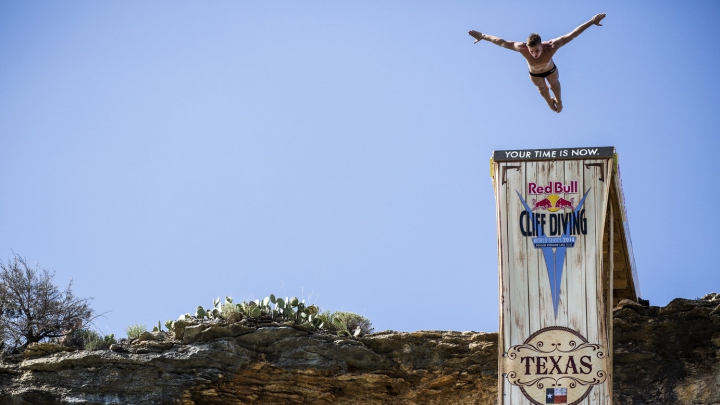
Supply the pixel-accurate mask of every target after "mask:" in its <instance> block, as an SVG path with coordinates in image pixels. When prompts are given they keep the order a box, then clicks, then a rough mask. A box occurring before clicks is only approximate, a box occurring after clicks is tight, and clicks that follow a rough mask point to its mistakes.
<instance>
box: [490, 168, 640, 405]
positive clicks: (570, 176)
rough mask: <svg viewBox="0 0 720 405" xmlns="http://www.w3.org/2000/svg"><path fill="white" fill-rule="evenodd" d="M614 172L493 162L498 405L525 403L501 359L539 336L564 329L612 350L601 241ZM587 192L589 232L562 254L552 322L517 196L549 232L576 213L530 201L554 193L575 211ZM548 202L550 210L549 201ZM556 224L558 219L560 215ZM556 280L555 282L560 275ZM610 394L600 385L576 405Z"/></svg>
mask: <svg viewBox="0 0 720 405" xmlns="http://www.w3.org/2000/svg"><path fill="white" fill-rule="evenodd" d="M612 168H613V165H612V159H584V160H565V161H515V162H500V163H494V173H495V174H494V179H495V181H494V188H495V195H496V204H497V212H496V215H497V221H498V250H499V251H498V260H499V267H498V269H499V270H498V282H499V283H500V285H499V293H500V308H499V314H500V333H499V345H500V348H499V349H500V350H499V358H498V359H499V363H500V375H501V377H500V379H501V381H499V382H498V389H499V392H498V403H502V404H530V401H529V400H527V399H526V398H525V397H524V395H523V394H522V393H521V392H520V389H519V387H517V386H515V385H511V384H509V383H508V382H507V379H504V378H503V377H502V373H503V372H504V371H505V370H503V367H504V366H503V364H504V360H503V354H504V353H507V351H508V349H509V348H510V347H512V346H515V345H520V344H523V342H525V340H526V339H528V337H529V336H530V335H532V334H533V333H535V332H536V331H538V330H540V329H542V328H547V327H554V326H561V327H567V328H570V329H572V330H574V331H577V332H578V333H580V334H581V335H583V336H585V338H587V340H588V341H589V342H591V343H595V344H599V345H601V346H602V347H604V348H609V347H610V345H611V342H610V340H609V338H610V334H609V331H608V315H609V311H611V307H610V306H609V305H608V300H609V299H611V298H610V297H611V294H610V295H608V290H607V287H606V285H607V283H608V281H606V280H607V279H606V277H610V278H612V277H613V274H612V273H608V269H607V266H604V263H605V261H606V259H604V258H605V257H607V256H608V255H607V254H605V255H604V254H603V253H604V251H606V250H607V247H606V246H605V245H604V243H603V242H604V240H603V236H604V234H605V232H606V229H605V224H606V212H607V209H608V201H609V197H610V189H611V186H610V185H611V184H612V182H611V179H612ZM503 171H504V172H505V173H504V175H503ZM503 178H504V179H505V180H506V183H505V184H503V182H502V179H503ZM601 179H602V180H601ZM573 181H576V182H577V193H570V194H565V193H554V192H553V193H545V194H542V195H530V194H529V193H528V190H527V185H528V183H530V182H533V183H536V184H537V185H541V186H546V185H548V184H551V183H552V182H560V183H561V184H563V185H569V184H571V182H573ZM586 191H587V192H588V194H587V197H586V198H585V200H584V203H583V206H582V207H581V208H580V210H579V211H578V214H580V213H581V212H582V211H583V210H584V220H585V221H587V222H586V224H585V227H586V231H587V232H586V234H576V235H574V236H575V237H576V240H575V245H574V246H573V247H567V248H566V249H565V251H566V254H565V257H564V261H563V265H562V278H561V279H560V282H559V301H558V311H557V316H556V314H555V311H554V305H553V297H552V292H551V288H550V284H551V278H550V277H549V276H548V263H547V262H546V258H545V257H544V254H543V250H542V249H539V248H535V246H534V244H533V240H532V239H533V238H532V236H530V235H523V234H522V232H521V230H520V222H521V218H523V215H524V214H523V212H526V208H525V206H524V205H523V204H522V202H521V199H520V197H519V196H518V193H519V194H520V196H522V198H523V199H525V201H526V203H527V204H528V206H529V208H530V210H531V211H532V212H533V213H536V214H543V215H545V220H546V222H545V231H546V233H549V230H550V223H549V221H550V216H551V214H553V215H559V214H561V215H566V214H568V213H571V212H573V210H572V209H570V208H558V207H554V206H553V207H552V208H553V210H549V209H548V208H538V207H535V206H534V203H539V202H541V201H543V199H545V198H550V197H549V195H550V194H556V195H558V196H559V197H560V198H563V199H565V200H567V201H572V203H573V206H574V207H576V208H577V207H578V205H579V204H580V201H581V199H582V198H583V195H584V193H585V192H586ZM553 198H557V197H553ZM550 199H551V200H552V198H550ZM533 200H535V201H533ZM545 203H546V204H547V201H546V202H545ZM553 204H554V202H553ZM533 208H535V210H533ZM578 216H579V215H578ZM528 217H530V216H529V215H528ZM555 218H558V221H559V217H558V216H555ZM530 222H531V221H529V220H528V221H527V222H526V223H524V225H525V227H526V228H527V225H528V224H529V223H530ZM525 230H526V231H530V230H531V229H525ZM538 236H539V235H538ZM548 236H550V235H548ZM555 236H559V235H555ZM553 251H554V252H555V253H554V255H555V256H553V257H555V258H556V259H558V260H559V257H558V253H557V248H554V249H553ZM551 262H552V260H551ZM628 264H629V263H628ZM604 267H605V268H604ZM628 267H629V266H628ZM556 270H557V268H552V270H551V271H556ZM555 274H556V276H557V272H556V273H555ZM608 308H610V309H608ZM609 363H610V362H609V361H607V360H606V362H605V370H611V368H609V367H610V364H609ZM610 392H611V391H610V389H609V384H608V382H607V381H606V382H605V383H602V384H598V385H596V386H594V387H593V390H592V391H591V393H590V395H588V397H586V398H585V399H584V400H582V402H581V403H582V404H607V403H609V400H610V396H609V395H610Z"/></svg>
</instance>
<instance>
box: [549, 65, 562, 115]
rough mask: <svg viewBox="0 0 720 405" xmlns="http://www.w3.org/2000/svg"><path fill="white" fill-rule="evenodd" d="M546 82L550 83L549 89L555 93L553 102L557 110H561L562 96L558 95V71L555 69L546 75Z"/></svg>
mask: <svg viewBox="0 0 720 405" xmlns="http://www.w3.org/2000/svg"><path fill="white" fill-rule="evenodd" d="M547 81H548V83H550V90H552V92H553V94H554V95H555V104H556V106H557V112H560V111H562V109H563V107H562V98H561V97H560V73H558V71H557V69H556V70H555V71H554V72H553V73H552V74H551V75H550V76H548V77H547Z"/></svg>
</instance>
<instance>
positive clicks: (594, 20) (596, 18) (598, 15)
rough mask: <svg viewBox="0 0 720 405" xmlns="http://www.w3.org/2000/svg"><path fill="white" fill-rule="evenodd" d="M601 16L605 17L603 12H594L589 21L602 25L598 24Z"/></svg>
mask: <svg viewBox="0 0 720 405" xmlns="http://www.w3.org/2000/svg"><path fill="white" fill-rule="evenodd" d="M603 18H605V13H600V14H596V15H595V17H593V18H592V19H590V22H591V23H593V24H595V25H599V26H601V27H602V24H600V21H602V19H603Z"/></svg>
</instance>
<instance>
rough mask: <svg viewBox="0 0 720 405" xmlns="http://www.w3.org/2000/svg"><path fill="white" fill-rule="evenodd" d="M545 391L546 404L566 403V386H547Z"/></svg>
mask: <svg viewBox="0 0 720 405" xmlns="http://www.w3.org/2000/svg"><path fill="white" fill-rule="evenodd" d="M546 392H547V394H546V395H545V403H546V404H567V388H548V389H547V391H546Z"/></svg>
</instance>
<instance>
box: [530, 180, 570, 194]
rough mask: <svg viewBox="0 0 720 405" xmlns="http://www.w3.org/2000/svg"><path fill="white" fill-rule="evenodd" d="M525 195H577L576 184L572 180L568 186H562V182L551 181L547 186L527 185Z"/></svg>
mask: <svg viewBox="0 0 720 405" xmlns="http://www.w3.org/2000/svg"><path fill="white" fill-rule="evenodd" d="M527 187H528V188H527V191H528V192H527V193H528V194H530V195H537V194H577V193H578V182H577V180H573V181H571V182H570V184H563V182H562V181H551V182H549V183H548V185H547V186H539V185H537V183H528V186H527Z"/></svg>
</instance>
